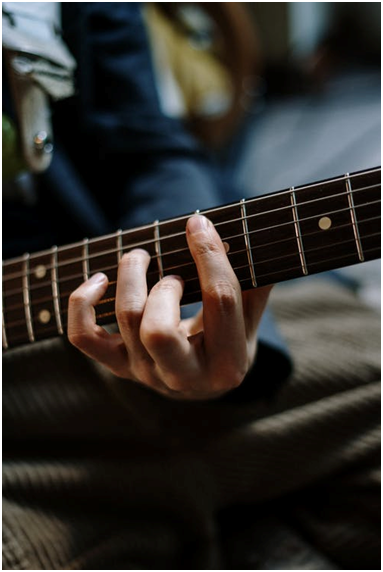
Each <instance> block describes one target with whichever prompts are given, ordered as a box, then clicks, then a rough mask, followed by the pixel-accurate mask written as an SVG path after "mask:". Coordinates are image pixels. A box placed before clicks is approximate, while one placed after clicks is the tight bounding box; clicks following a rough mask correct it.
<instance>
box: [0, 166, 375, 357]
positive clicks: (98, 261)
mask: <svg viewBox="0 0 383 572" xmlns="http://www.w3.org/2000/svg"><path fill="white" fill-rule="evenodd" d="M380 186H381V182H380V167H379V168H374V169H370V170H368V171H361V172H359V173H353V174H350V175H344V176H342V177H337V178H335V179H330V180H327V181H323V182H319V183H314V184H311V185H306V186H301V187H297V188H295V189H294V188H291V189H288V190H285V191H280V192H278V193H274V194H271V195H265V196H262V197H258V198H256V199H248V200H246V201H245V200H242V201H240V202H239V203H235V204H231V205H227V206H223V207H219V208H216V209H211V210H208V211H204V212H203V214H205V215H206V216H208V218H209V219H210V220H211V221H212V222H213V223H214V224H215V226H216V228H217V230H218V232H219V234H220V235H221V238H222V240H224V241H225V242H227V243H228V244H229V252H228V257H229V259H230V262H231V264H232V266H233V268H234V270H235V273H236V275H237V277H238V280H239V282H240V284H241V287H242V289H243V290H246V289H250V288H253V287H257V286H265V285H267V284H273V283H276V282H281V281H283V280H289V279H291V278H297V277H299V276H304V275H309V274H315V273H317V272H322V271H324V270H331V269H334V268H340V267H342V266H348V265H351V264H356V263H359V262H364V261H367V260H372V259H375V258H379V257H380V228H381V227H380V215H381V211H380ZM189 216H190V215H187V216H183V217H179V218H176V219H172V220H167V221H163V222H158V221H156V222H155V223H153V224H152V225H147V226H143V227H140V228H137V229H134V230H130V231H124V232H122V231H118V232H116V233H115V234H113V235H109V236H105V237H102V238H99V239H91V240H88V239H84V241H82V242H81V243H76V244H71V245H69V246H64V247H59V248H57V247H53V248H52V249H51V250H49V251H44V252H39V253H36V254H31V255H29V254H26V255H24V256H23V257H19V258H15V259H12V260H9V261H6V262H4V263H3V347H4V348H8V347H13V346H17V345H20V344H23V343H27V342H33V341H35V340H40V339H44V338H48V337H52V336H56V335H58V334H63V333H65V330H66V325H67V307H68V298H69V295H70V293H71V292H72V291H73V290H75V289H76V288H77V287H78V286H79V285H80V284H81V283H82V282H83V281H84V280H86V279H87V278H88V277H89V276H91V275H92V274H94V273H95V272H99V271H102V272H105V273H106V274H107V276H108V278H109V287H108V291H107V294H106V296H105V297H104V299H103V300H102V301H101V302H100V303H99V304H98V305H97V308H96V314H97V321H98V323H100V324H106V323H110V322H113V321H114V317H115V316H114V299H115V292H116V278H117V266H118V261H119V259H120V258H121V256H122V254H123V253H125V252H128V251H129V250H131V249H133V248H135V247H140V248H144V249H146V250H147V251H148V252H149V254H150V255H151V257H152V260H151V263H150V266H149V271H148V288H149V289H150V288H151V287H152V286H153V285H154V284H155V283H156V282H157V281H158V280H159V279H160V278H161V277H162V276H163V275H166V274H179V275H180V276H182V278H183V279H184V281H185V292H184V297H183V300H182V303H183V304H188V303H191V302H195V301H197V300H200V299H201V292H200V289H199V282H198V277H197V271H196V267H195V264H194V262H193V260H192V257H191V255H190V253H189V250H188V248H187V243H186V236H185V225H186V221H187V219H188V217H189Z"/></svg>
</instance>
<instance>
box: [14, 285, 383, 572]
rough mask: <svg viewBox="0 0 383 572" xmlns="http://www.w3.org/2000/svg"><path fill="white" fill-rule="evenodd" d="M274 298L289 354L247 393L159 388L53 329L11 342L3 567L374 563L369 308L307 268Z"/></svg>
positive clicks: (373, 365) (374, 410) (374, 389)
mask: <svg viewBox="0 0 383 572" xmlns="http://www.w3.org/2000/svg"><path fill="white" fill-rule="evenodd" d="M272 305H273V306H274V309H275V312H276V315H277V318H278V321H279V323H280V326H281V328H282V331H283V333H284V335H285V337H286V339H287V341H288V344H289V346H290V348H291V351H292V354H293V356H294V359H295V363H296V368H295V373H294V375H293V377H292V378H291V379H290V380H289V381H288V382H287V383H286V384H285V385H284V386H283V387H281V388H280V390H279V391H278V393H277V394H276V395H275V396H273V397H270V398H267V399H266V398H265V399H262V400H259V401H257V402H253V403H246V404H230V403H227V402H225V403H218V402H216V403H200V404H197V403H189V404H187V403H176V402H172V401H167V400H165V399H163V398H161V397H159V396H157V395H155V394H153V393H150V392H148V391H146V390H144V389H141V388H140V387H138V386H137V385H135V384H133V383H131V382H128V381H124V380H120V379H117V378H114V377H112V376H109V375H108V374H106V373H105V372H103V371H102V370H101V369H100V368H98V366H96V365H95V364H94V362H91V361H89V360H88V359H86V358H84V357H83V356H82V355H80V354H79V353H78V352H77V351H76V350H75V349H74V348H71V347H70V346H69V345H68V344H67V343H65V342H64V341H63V340H60V339H56V340H54V341H48V342H44V343H40V344H35V345H34V346H31V347H23V348H21V349H19V350H17V351H16V350H14V351H11V352H6V353H5V356H4V366H3V392H4V396H3V431H4V444H3V456H4V470H3V486H4V493H3V494H4V500H3V534H4V540H3V567H4V569H8V570H30V569H33V570H37V569H42V570H52V569H53V570H89V569H96V570H104V569H112V570H120V569H225V568H226V569H295V570H296V569H315V570H320V569H338V568H340V569H362V570H365V569H377V568H380V561H379V559H380V548H379V542H380V530H379V523H380V497H379V495H380V473H379V463H380V431H379V421H380V397H379V395H380V384H379V375H380V318H379V315H378V314H377V312H375V311H373V310H371V309H369V308H367V307H365V306H364V305H363V304H362V303H361V302H360V301H359V300H358V299H357V298H356V297H355V296H354V295H353V294H352V293H350V292H348V291H347V290H346V289H344V288H342V287H340V286H338V285H336V284H330V283H326V282H324V281H323V282H322V281H316V282H311V281H310V279H308V280H301V281H300V282H299V283H297V284H296V283H292V284H290V285H285V286H282V287H279V288H278V289H275V291H274V292H273V298H272ZM254 383H257V380H254Z"/></svg>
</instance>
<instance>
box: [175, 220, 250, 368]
mask: <svg viewBox="0 0 383 572" xmlns="http://www.w3.org/2000/svg"><path fill="white" fill-rule="evenodd" d="M186 236H187V240H188V244H189V248H190V252H191V254H192V256H193V259H194V261H195V263H196V266H197V271H198V277H199V281H200V285H201V291H202V301H203V308H204V313H203V322H204V338H205V349H206V353H207V358H208V360H210V362H211V365H212V367H213V368H214V372H215V373H216V372H224V375H225V376H226V377H227V376H228V375H230V374H231V375H232V376H234V377H237V375H238V371H240V372H241V375H242V373H243V371H245V370H246V369H247V348H246V331H245V323H244V317H243V307H242V295H241V288H240V285H239V282H238V280H237V277H236V275H235V273H234V270H233V269H232V267H231V264H230V262H229V260H228V258H227V255H226V250H225V247H224V245H223V243H222V240H221V238H220V236H219V234H218V233H217V231H216V230H215V228H214V225H213V224H212V223H211V222H210V221H209V220H208V219H207V218H206V217H204V216H202V215H194V216H192V217H191V218H190V219H189V220H188V223H187V226H186ZM242 370H243V371H242ZM245 373H246V371H245Z"/></svg>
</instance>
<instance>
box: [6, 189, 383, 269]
mask: <svg viewBox="0 0 383 572" xmlns="http://www.w3.org/2000/svg"><path fill="white" fill-rule="evenodd" d="M377 187H380V184H379V183H376V184H374V185H370V186H367V187H361V188H360V189H353V190H351V193H352V194H356V193H358V192H360V191H365V190H369V189H373V188H377ZM297 190H298V189H297ZM290 192H292V190H291V189H290ZM347 195H349V192H342V193H336V194H333V195H329V196H327V197H319V198H316V199H311V200H309V201H304V202H301V203H299V204H298V205H297V206H298V208H299V207H302V206H305V205H307V204H311V203H315V202H320V201H328V200H329V199H333V198H336V197H342V196H347ZM270 196H271V195H268V196H267V197H258V198H256V199H251V200H252V201H257V200H259V199H260V198H270ZM278 196H280V194H279V193H277V194H276V195H274V197H278ZM248 201H249V200H247V201H246V202H245V204H246V205H248V204H249V202H248ZM368 204H371V203H368ZM239 205H240V203H232V204H230V205H228V206H227V207H225V208H229V207H230V208H235V207H238V206H239ZM348 208H349V209H350V210H351V208H350V207H348ZM291 209H292V206H291V204H289V205H286V206H284V207H279V208H277V209H270V210H268V211H263V212H261V213H255V214H252V215H247V216H246V217H238V218H235V219H231V220H229V221H222V222H217V223H216V224H214V226H215V227H219V226H223V225H228V224H229V225H230V224H232V223H234V222H242V221H243V220H247V221H249V220H251V219H252V218H256V217H259V216H265V215H267V214H274V213H277V212H280V211H285V210H291ZM205 212H207V211H204V212H203V213H201V214H204V213H205ZM212 212H215V211H213V210H212ZM323 214H326V213H323ZM328 214H331V213H328ZM190 216H192V215H191V214H189V215H187V216H186V217H185V219H186V220H187V219H188V218H190ZM318 216H319V215H318ZM176 220H177V219H172V220H170V221H167V224H173V222H174V221H176ZM301 220H304V219H301ZM165 222H166V221H165ZM165 222H164V224H165ZM297 222H299V221H297ZM145 228H146V227H145ZM147 228H148V229H150V230H152V229H153V226H152V225H149V226H148V227H147ZM271 228H272V227H271ZM140 230H141V228H138V229H132V230H131V231H127V232H135V233H137V232H139V231H140ZM124 235H125V233H124V232H122V233H120V232H118V236H124ZM181 236H186V234H185V231H182V232H178V233H173V234H168V235H163V236H161V244H163V242H164V241H165V240H168V239H171V238H179V237H181ZM116 238H117V234H115V233H113V234H111V235H107V236H104V237H100V238H98V239H90V240H89V241H88V242H87V244H88V247H89V245H90V244H93V243H94V242H95V241H101V242H102V241H106V240H109V239H113V240H116ZM230 238H232V237H228V239H230ZM156 242H157V240H156V239H150V240H145V241H139V242H135V243H133V244H129V245H125V247H124V248H125V249H126V251H128V250H131V249H133V248H138V247H140V246H150V245H152V244H156ZM84 244H85V243H84V241H82V242H80V243H75V244H72V245H67V246H64V247H59V248H58V254H60V252H64V251H65V250H69V249H71V248H82V247H83V246H84ZM185 250H187V249H185ZM43 252H46V254H43V253H42V252H39V253H34V254H31V255H30V258H31V259H32V260H33V258H39V257H42V256H49V255H51V254H52V251H51V250H48V251H43ZM118 252H120V248H115V247H114V248H112V249H109V250H104V251H101V252H97V253H95V254H93V255H90V256H87V260H88V261H90V260H92V259H95V258H99V257H101V256H106V255H108V254H117V253H118ZM173 252H177V251H173ZM173 252H168V253H163V255H166V254H172V253H173ZM83 260H84V257H83V256H81V257H77V258H70V259H68V260H64V261H62V262H59V263H58V268H63V267H64V266H68V265H71V264H74V263H76V262H83ZM22 261H23V258H22V257H21V258H20V262H22ZM16 263H17V262H16V261H15V259H13V261H5V262H4V263H3V266H4V267H6V266H7V265H12V264H16ZM44 267H45V270H46V271H49V270H51V269H52V267H51V266H50V265H46V266H45V265H44ZM30 273H31V274H33V269H32V270H30ZM23 275H24V274H23V273H12V274H7V275H5V279H7V280H13V279H16V278H19V277H20V276H23Z"/></svg>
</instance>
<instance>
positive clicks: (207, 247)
mask: <svg viewBox="0 0 383 572" xmlns="http://www.w3.org/2000/svg"><path fill="white" fill-rule="evenodd" d="M193 250H194V254H195V255H196V256H197V257H198V258H204V257H206V256H217V255H219V254H220V252H221V249H220V246H219V244H217V243H215V242H213V241H212V240H209V239H207V240H204V241H198V242H196V243H195V244H194V245H193Z"/></svg>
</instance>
